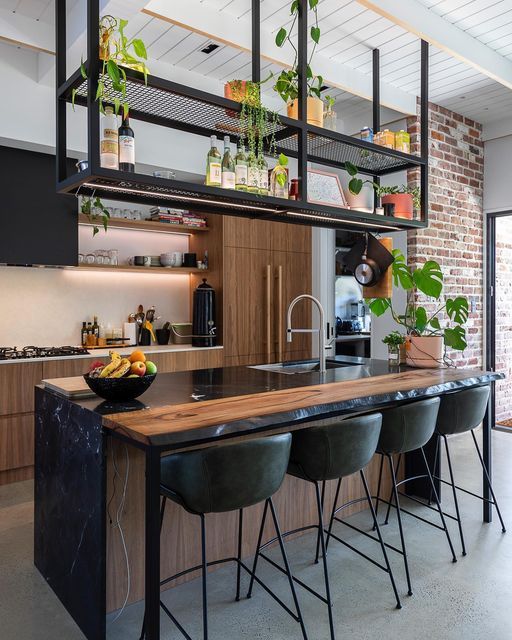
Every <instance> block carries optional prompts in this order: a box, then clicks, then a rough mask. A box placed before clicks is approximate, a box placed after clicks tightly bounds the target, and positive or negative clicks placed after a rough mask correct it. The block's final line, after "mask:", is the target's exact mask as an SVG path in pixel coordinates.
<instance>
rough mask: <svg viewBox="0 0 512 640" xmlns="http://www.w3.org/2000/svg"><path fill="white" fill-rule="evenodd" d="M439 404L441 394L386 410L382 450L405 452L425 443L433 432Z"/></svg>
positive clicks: (385, 451) (381, 441)
mask: <svg viewBox="0 0 512 640" xmlns="http://www.w3.org/2000/svg"><path fill="white" fill-rule="evenodd" d="M439 405H440V400H439V398H428V399H426V400H418V401H416V402H410V403H409V404H402V405H400V406H398V407H394V408H392V409H386V410H385V411H383V412H382V430H381V434H380V440H379V450H380V451H382V452H383V453H406V452H407V451H414V450H415V449H419V448H420V447H423V445H425V444H426V443H427V442H428V441H429V440H430V438H431V437H432V434H433V433H434V429H435V426H436V419H437V413H438V411H439Z"/></svg>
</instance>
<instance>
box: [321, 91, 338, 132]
mask: <svg viewBox="0 0 512 640" xmlns="http://www.w3.org/2000/svg"><path fill="white" fill-rule="evenodd" d="M335 103H336V98H333V97H332V96H325V109H324V128H325V129H329V130H330V131H336V130H337V121H338V114H337V113H336V111H335V110H334V105H335Z"/></svg>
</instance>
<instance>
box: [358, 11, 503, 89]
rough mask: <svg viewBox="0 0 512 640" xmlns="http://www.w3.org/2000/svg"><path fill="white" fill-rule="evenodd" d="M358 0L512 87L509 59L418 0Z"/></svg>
mask: <svg viewBox="0 0 512 640" xmlns="http://www.w3.org/2000/svg"><path fill="white" fill-rule="evenodd" d="M357 2H359V4H361V5H363V6H364V7H366V8H367V9H371V10H372V11H374V12H375V13H377V14H379V15H380V16H383V17H384V18H387V19H388V20H390V21H391V22H394V23H395V24H397V25H399V26H400V27H402V28H404V29H406V30H407V31H410V32H411V33H414V34H415V35H417V36H418V37H419V38H423V40H426V41H427V42H429V43H430V44H432V45H434V46H436V47H438V48H439V49H441V50H442V51H445V52H446V53H448V54H450V55H451V56H453V57H454V58H457V59H458V60H461V61H462V62H465V63H466V64H468V65H470V66H471V67H473V68H475V69H477V70H478V71H479V72H480V73H483V74H484V75H486V76H488V77H489V78H492V79H493V80H496V82H499V83H501V84H503V85H505V86H506V87H508V88H509V89H512V61H510V60H508V59H507V58H505V57H503V56H501V55H500V54H499V53H496V51H494V50H493V49H491V48H490V47H488V46H486V45H485V44H483V43H482V42H480V41H479V40H477V39H476V38H473V37H472V36H470V35H469V34H467V33H466V32H464V31H462V30H461V29H459V28H458V27H456V26H455V25H453V24H451V23H450V22H448V21H447V20H445V19H444V18H442V17H441V16H439V15H437V14H436V13H434V11H431V10H430V9H427V8H426V7H425V6H424V5H422V4H421V3H420V2H418V1H417V0H407V2H404V1H403V0H357Z"/></svg>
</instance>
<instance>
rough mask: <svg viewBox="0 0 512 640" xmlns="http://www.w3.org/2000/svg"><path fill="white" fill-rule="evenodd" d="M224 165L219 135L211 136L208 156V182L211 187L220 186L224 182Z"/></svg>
mask: <svg viewBox="0 0 512 640" xmlns="http://www.w3.org/2000/svg"><path fill="white" fill-rule="evenodd" d="M221 176H222V166H221V157H220V153H219V150H218V149H217V136H212V137H211V148H210V151H209V152H208V156H207V157H206V184H207V185H208V186H210V187H220V186H221V184H222V179H221Z"/></svg>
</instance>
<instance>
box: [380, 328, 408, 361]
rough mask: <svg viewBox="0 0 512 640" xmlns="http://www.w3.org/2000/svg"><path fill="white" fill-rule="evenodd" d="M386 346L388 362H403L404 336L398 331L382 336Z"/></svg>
mask: <svg viewBox="0 0 512 640" xmlns="http://www.w3.org/2000/svg"><path fill="white" fill-rule="evenodd" d="M382 342H383V343H384V344H386V345H387V346H388V360H389V362H390V364H405V336H404V335H402V334H401V333H400V332H399V331H392V332H391V333H388V335H387V336H384V338H382Z"/></svg>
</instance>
